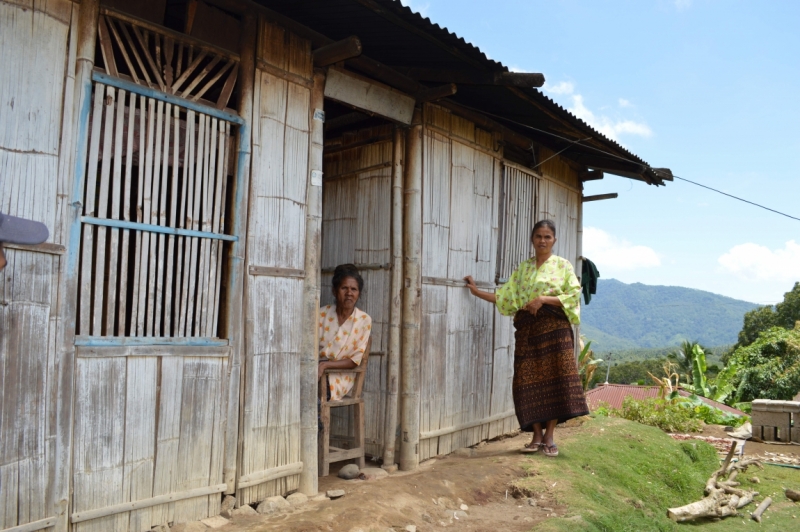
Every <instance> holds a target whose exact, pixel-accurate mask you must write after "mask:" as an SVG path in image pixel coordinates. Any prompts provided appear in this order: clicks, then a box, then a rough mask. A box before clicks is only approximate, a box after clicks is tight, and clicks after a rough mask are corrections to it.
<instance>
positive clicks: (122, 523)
mask: <svg viewBox="0 0 800 532" xmlns="http://www.w3.org/2000/svg"><path fill="white" fill-rule="evenodd" d="M125 366H126V364H125V359H124V358H119V357H118V358H98V359H88V358H87V359H79V360H78V367H77V385H76V394H75V429H74V430H75V432H74V443H73V452H74V459H73V475H74V476H73V483H74V495H73V499H72V504H73V511H76V512H81V511H85V510H93V509H97V508H105V507H107V506H111V505H114V504H119V503H121V502H123V497H122V495H123V494H122V485H123V483H122V481H123V470H124V469H123V453H124V440H125V437H124V424H125V388H126V367H125ZM127 521H128V519H127V516H126V515H125V514H116V515H112V516H108V517H103V518H99V519H93V520H91V521H85V522H83V523H78V524H77V525H75V526H74V529H75V531H76V532H106V531H109V530H125V528H126V527H127Z"/></svg>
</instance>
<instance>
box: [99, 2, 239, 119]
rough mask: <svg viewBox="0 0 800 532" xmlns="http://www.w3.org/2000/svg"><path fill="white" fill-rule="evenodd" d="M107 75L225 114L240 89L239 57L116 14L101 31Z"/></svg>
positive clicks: (105, 13) (108, 14)
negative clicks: (197, 103)
mask: <svg viewBox="0 0 800 532" xmlns="http://www.w3.org/2000/svg"><path fill="white" fill-rule="evenodd" d="M97 45H98V46H97V49H98V50H99V51H100V53H99V56H100V57H98V65H100V67H99V68H101V69H103V70H104V71H105V73H106V74H108V75H110V76H114V77H117V78H121V79H125V80H129V81H133V82H134V83H137V84H140V85H143V86H146V87H149V88H151V89H158V90H159V91H161V92H163V93H165V94H170V95H175V96H178V97H180V98H184V99H187V100H190V101H194V102H197V101H201V102H203V103H205V104H207V105H209V106H212V107H214V108H216V109H225V108H226V107H227V106H228V103H229V101H230V100H231V96H232V95H233V94H234V90H235V88H236V79H237V76H238V73H239V55H238V54H236V53H233V52H229V51H227V50H222V49H220V48H217V47H214V46H213V45H210V44H208V43H204V42H203V41H200V40H198V39H194V38H192V37H189V36H187V35H183V34H181V33H178V32H174V31H172V30H169V29H167V28H163V27H161V26H158V25H156V24H153V23H151V22H148V21H145V20H140V19H137V18H135V17H131V16H129V15H126V14H124V13H120V12H118V11H115V10H113V9H109V8H102V9H101V13H100V17H99V20H98V28H97Z"/></svg>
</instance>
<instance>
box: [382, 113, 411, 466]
mask: <svg viewBox="0 0 800 532" xmlns="http://www.w3.org/2000/svg"><path fill="white" fill-rule="evenodd" d="M405 135H406V132H405V129H401V128H399V127H396V128H395V130H394V155H393V161H392V273H391V294H390V307H389V358H388V361H387V362H388V374H387V375H386V383H387V388H388V391H387V396H386V415H385V417H384V436H383V468H384V469H387V470H394V469H395V468H396V467H397V466H396V465H395V461H394V450H395V445H396V435H397V391H398V384H399V383H398V381H399V377H400V334H401V329H400V325H401V323H402V319H403V314H402V312H403V304H402V293H403V166H404V164H403V158H404V155H405Z"/></svg>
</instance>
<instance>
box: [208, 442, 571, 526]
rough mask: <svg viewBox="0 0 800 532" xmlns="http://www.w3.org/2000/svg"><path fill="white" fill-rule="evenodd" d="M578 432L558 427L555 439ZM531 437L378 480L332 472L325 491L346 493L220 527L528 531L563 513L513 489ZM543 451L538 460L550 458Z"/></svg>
mask: <svg viewBox="0 0 800 532" xmlns="http://www.w3.org/2000/svg"><path fill="white" fill-rule="evenodd" d="M575 430H576V429H575V428H559V429H558V430H557V434H556V441H557V442H558V441H560V438H564V437H565V436H567V435H568V434H571V433H572V432H573V431H575ZM528 441H530V434H518V435H516V436H513V437H510V438H506V439H503V440H498V441H493V442H488V443H485V444H482V445H479V446H477V447H476V448H475V449H474V456H466V454H467V452H465V451H460V452H458V453H454V454H450V455H447V456H439V457H436V458H434V459H431V460H427V461H425V462H423V463H422V464H420V467H419V468H418V469H417V470H416V471H413V472H409V473H406V472H402V471H398V472H395V473H392V474H391V475H390V476H389V477H386V478H383V479H379V480H368V481H362V480H342V479H340V478H338V477H336V476H335V475H334V472H333V471H332V472H331V476H328V477H324V478H322V479H320V485H319V490H320V492H323V493H324V492H325V491H327V490H331V489H343V490H345V492H346V495H345V496H344V497H342V498H340V499H336V500H330V501H322V502H312V501H309V502H308V503H306V504H305V505H303V506H301V507H299V508H297V509H295V510H294V511H293V512H292V513H289V514H284V515H280V516H274V517H266V516H250V517H236V518H234V520H233V521H232V522H231V523H230V524H228V525H226V526H225V527H223V528H221V529H220V530H221V531H222V532H234V531H235V532H245V531H246V532H256V531H257V532H267V531H281V532H284V531H285V532H316V531H326V532H339V531H341V532H357V531H363V532H371V531H373V530H374V531H380V532H387V531H392V530H394V531H405V530H406V527H407V526H408V525H415V526H416V527H417V530H420V531H423V530H424V531H426V532H427V531H441V530H458V531H465V532H488V531H491V532H497V531H500V530H503V531H509V532H516V531H520V532H521V531H528V530H531V528H533V526H534V525H535V524H536V523H539V522H541V521H542V520H544V519H548V518H551V517H557V516H563V515H564V513H565V508H562V507H559V506H558V505H556V504H555V502H554V501H553V499H551V498H550V497H548V495H547V493H542V494H533V497H534V498H535V503H536V506H532V505H531V504H530V502H529V501H528V498H529V497H528V496H527V495H528V494H520V493H513V491H514V490H510V489H509V485H510V484H511V482H512V481H513V480H514V479H516V478H519V477H520V476H523V475H525V474H526V473H525V472H524V471H523V468H522V464H523V461H527V460H528V456H529V455H528V456H526V455H522V454H520V453H519V449H521V448H522V446H523V445H524V444H525V443H527V442H528ZM461 454H463V455H461ZM538 454H539V453H537V456H536V457H535V458H536V459H541V460H552V458H547V457H545V456H544V455H541V456H538ZM555 459H556V460H557V459H558V458H555ZM515 496H516V497H519V498H515ZM461 505H466V508H467V509H466V510H462V509H461V508H462V506H461ZM456 512H463V513H458V514H457V513H456ZM464 514H466V515H464Z"/></svg>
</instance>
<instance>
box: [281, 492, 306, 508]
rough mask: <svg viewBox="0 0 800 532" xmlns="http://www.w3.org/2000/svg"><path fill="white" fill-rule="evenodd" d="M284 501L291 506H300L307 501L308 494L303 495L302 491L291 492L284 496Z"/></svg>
mask: <svg viewBox="0 0 800 532" xmlns="http://www.w3.org/2000/svg"><path fill="white" fill-rule="evenodd" d="M286 502H288V503H289V504H290V505H292V506H300V505H301V504H305V503H307V502H308V496H306V495H304V494H303V493H292V494H291V495H289V496H288V497H286Z"/></svg>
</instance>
